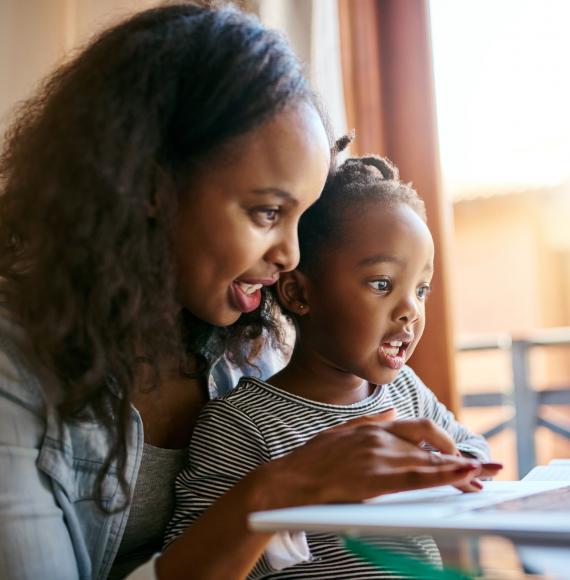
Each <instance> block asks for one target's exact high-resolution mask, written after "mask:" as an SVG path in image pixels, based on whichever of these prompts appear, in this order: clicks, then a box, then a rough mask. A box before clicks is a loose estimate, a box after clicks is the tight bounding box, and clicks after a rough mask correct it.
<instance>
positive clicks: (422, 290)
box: [417, 284, 431, 300]
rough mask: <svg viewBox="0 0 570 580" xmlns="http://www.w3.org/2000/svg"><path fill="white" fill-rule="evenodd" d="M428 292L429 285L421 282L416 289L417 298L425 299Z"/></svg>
mask: <svg viewBox="0 0 570 580" xmlns="http://www.w3.org/2000/svg"><path fill="white" fill-rule="evenodd" d="M430 292H431V286H430V285H429V284H422V285H421V286H419V287H418V289H417V294H418V298H419V299H420V300H425V299H426V298H427V297H428V296H429V293H430Z"/></svg>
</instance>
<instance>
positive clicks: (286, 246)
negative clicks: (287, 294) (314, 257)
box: [266, 227, 300, 272]
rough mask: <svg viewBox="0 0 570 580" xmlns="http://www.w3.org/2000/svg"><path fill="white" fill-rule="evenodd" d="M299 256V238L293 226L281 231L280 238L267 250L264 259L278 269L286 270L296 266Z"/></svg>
mask: <svg viewBox="0 0 570 580" xmlns="http://www.w3.org/2000/svg"><path fill="white" fill-rule="evenodd" d="M299 257H300V253H299V238H298V236H297V228H296V227H295V228H291V229H288V230H286V231H284V232H283V235H282V236H281V237H280V239H279V240H278V241H277V242H276V243H275V245H273V246H272V247H271V249H270V250H269V252H268V254H267V256H266V260H267V261H268V262H271V263H272V264H275V265H276V266H277V267H278V269H279V270H280V271H282V272H287V271H289V270H293V269H295V268H296V266H297V264H298V263H299Z"/></svg>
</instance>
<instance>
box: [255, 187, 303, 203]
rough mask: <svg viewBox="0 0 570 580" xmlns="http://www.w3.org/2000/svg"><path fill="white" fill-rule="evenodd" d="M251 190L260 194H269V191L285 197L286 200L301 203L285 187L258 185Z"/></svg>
mask: <svg viewBox="0 0 570 580" xmlns="http://www.w3.org/2000/svg"><path fill="white" fill-rule="evenodd" d="M251 191H252V193H258V194H260V195H267V194H268V193H270V194H272V195H276V196H277V197H280V198H282V199H284V200H285V201H287V202H289V203H291V204H293V205H297V204H298V203H299V202H298V201H297V199H296V198H295V197H293V196H292V195H291V194H290V193H289V192H288V191H285V190H284V189H279V188H278V187H258V188H256V189H252V190H251Z"/></svg>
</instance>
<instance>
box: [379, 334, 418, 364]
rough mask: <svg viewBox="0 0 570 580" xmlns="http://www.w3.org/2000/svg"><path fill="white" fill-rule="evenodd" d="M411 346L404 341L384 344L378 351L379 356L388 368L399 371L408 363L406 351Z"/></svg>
mask: <svg viewBox="0 0 570 580" xmlns="http://www.w3.org/2000/svg"><path fill="white" fill-rule="evenodd" d="M409 346H410V343H409V342H404V341H402V340H391V341H389V342H383V343H382V344H381V345H380V348H379V349H378V356H379V357H380V360H381V361H382V362H383V363H384V364H385V365H386V366H388V367H390V368H391V369H395V370H399V369H401V368H402V367H403V366H404V364H405V362H406V351H407V349H408V347H409Z"/></svg>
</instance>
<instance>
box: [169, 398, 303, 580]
mask: <svg viewBox="0 0 570 580" xmlns="http://www.w3.org/2000/svg"><path fill="white" fill-rule="evenodd" d="M269 460H270V457H269V453H268V451H267V447H266V445H265V441H264V439H263V436H262V434H261V433H260V431H259V429H258V428H257V426H256V425H255V423H254V422H253V421H252V420H251V419H250V418H249V417H248V416H247V415H246V414H245V413H243V412H242V411H240V410H239V409H238V408H236V407H235V405H233V404H232V403H231V402H230V401H227V400H224V399H218V400H215V401H212V402H210V403H208V404H207V405H206V406H205V408H204V410H203V411H202V413H201V415H200V417H199V419H198V422H197V424H196V428H195V430H194V432H193V434H192V441H191V444H190V450H189V460H188V464H187V466H186V467H185V468H184V469H183V470H182V472H181V473H180V474H179V476H178V477H177V479H176V505H175V508H174V513H173V516H172V518H171V520H170V523H169V525H168V527H167V530H166V534H165V547H166V546H167V545H168V544H170V543H171V542H172V541H173V540H175V539H176V537H177V536H178V535H180V534H181V533H182V532H183V531H184V530H185V529H186V528H187V527H189V526H190V525H191V524H193V523H194V522H195V521H196V520H197V519H198V518H199V517H200V516H201V515H202V514H203V513H204V512H205V511H206V510H207V509H208V508H209V507H210V506H211V505H212V504H213V503H214V502H216V500H218V499H219V498H220V497H221V496H222V495H224V493H226V492H227V491H228V490H229V489H231V488H232V487H233V486H234V485H235V484H236V483H238V481H240V480H241V479H243V478H244V477H245V476H246V475H247V474H248V473H249V472H250V471H253V470H254V469H255V468H256V467H258V466H260V465H261V464H263V463H266V462H267V461H269ZM284 546H285V548H289V550H286V549H285V550H284ZM269 547H272V548H273V552H274V553H275V556H274V560H272V561H275V557H276V556H279V555H282V556H283V558H284V560H285V561H287V565H293V564H295V563H297V562H300V561H304V560H307V559H309V557H310V553H309V552H308V546H307V544H306V539H305V536H304V534H303V535H302V538H297V537H296V536H295V535H292V536H291V537H290V538H289V541H288V542H286V544H282V542H281V541H280V535H276V536H274V537H273V538H272V539H271V541H270V542H269ZM291 550H292V552H291ZM284 551H285V552H286V553H285V554H283V552H284ZM274 571H275V568H274V567H273V566H272V565H271V563H270V561H269V560H268V559H267V557H266V556H265V555H264V556H263V557H262V558H261V559H260V560H259V561H258V563H257V564H256V566H255V568H254V569H253V570H252V572H251V574H250V575H249V576H248V578H250V579H251V578H257V577H261V576H264V575H266V574H268V573H271V572H274Z"/></svg>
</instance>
